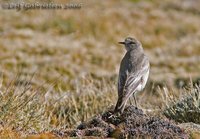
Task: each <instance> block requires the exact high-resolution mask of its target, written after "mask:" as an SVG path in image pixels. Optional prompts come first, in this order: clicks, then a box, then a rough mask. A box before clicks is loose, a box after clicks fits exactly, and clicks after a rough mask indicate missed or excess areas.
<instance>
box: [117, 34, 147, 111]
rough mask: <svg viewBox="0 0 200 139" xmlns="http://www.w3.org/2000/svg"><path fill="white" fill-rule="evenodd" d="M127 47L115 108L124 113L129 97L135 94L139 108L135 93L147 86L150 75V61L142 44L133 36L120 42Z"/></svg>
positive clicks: (120, 71) (120, 72)
mask: <svg viewBox="0 0 200 139" xmlns="http://www.w3.org/2000/svg"><path fill="white" fill-rule="evenodd" d="M119 44H123V45H124V46H125V49H126V54H125V55H124V57H123V59H122V61H121V64H120V69H119V76H118V100H117V103H116V106H115V109H114V112H115V113H121V114H122V113H123V111H124V109H125V106H126V103H127V101H128V99H129V98H130V97H131V96H132V95H133V96H134V100H135V105H136V108H137V101H136V99H135V94H136V93H137V92H140V91H142V90H143V89H144V88H145V85H146V83H147V80H148V77H149V70H150V63H149V59H148V57H147V56H146V55H145V54H144V50H143V47H142V44H141V43H140V42H139V41H138V40H137V39H136V38H132V37H127V38H125V41H123V42H119Z"/></svg>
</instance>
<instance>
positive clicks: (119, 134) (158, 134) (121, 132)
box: [63, 106, 188, 139]
mask: <svg viewBox="0 0 200 139" xmlns="http://www.w3.org/2000/svg"><path fill="white" fill-rule="evenodd" d="M63 135H64V136H70V137H84V136H98V137H104V138H105V137H113V138H147V137H149V138H155V139H157V138H158V139H160V138H167V139H171V138H182V139H186V138H188V135H187V134H186V133H185V132H184V130H182V129H181V128H180V127H179V126H177V125H176V124H174V123H172V122H170V121H166V120H162V119H160V118H158V117H152V116H148V115H146V114H144V113H143V111H142V110H141V109H138V108H136V107H134V106H128V107H126V109H125V110H124V113H123V114H121V115H119V114H113V112H112V110H108V111H106V112H105V113H103V114H99V115H97V116H95V117H94V118H92V119H91V120H89V121H86V122H83V123H81V124H80V125H79V126H78V127H77V129H75V130H69V131H65V133H64V134H63Z"/></svg>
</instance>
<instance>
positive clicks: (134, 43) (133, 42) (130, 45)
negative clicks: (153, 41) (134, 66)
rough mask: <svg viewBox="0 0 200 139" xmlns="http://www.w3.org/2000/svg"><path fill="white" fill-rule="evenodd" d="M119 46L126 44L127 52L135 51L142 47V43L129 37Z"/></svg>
mask: <svg viewBox="0 0 200 139" xmlns="http://www.w3.org/2000/svg"><path fill="white" fill-rule="evenodd" d="M119 44H124V45H125V48H126V50H127V51H130V50H133V49H135V48H138V47H140V46H141V43H140V42H139V41H138V40H136V39H135V38H131V37H127V38H126V39H125V41H124V42H119Z"/></svg>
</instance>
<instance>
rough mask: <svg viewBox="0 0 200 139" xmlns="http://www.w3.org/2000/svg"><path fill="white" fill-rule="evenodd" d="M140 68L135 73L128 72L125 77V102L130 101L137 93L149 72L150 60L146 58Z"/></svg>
mask: <svg viewBox="0 0 200 139" xmlns="http://www.w3.org/2000/svg"><path fill="white" fill-rule="evenodd" d="M138 66H139V65H138ZM139 67H140V68H138V69H136V70H135V71H134V72H127V74H126V75H125V77H126V80H125V83H124V87H123V91H122V92H123V93H121V95H123V96H122V98H123V99H124V100H126V99H128V98H129V97H130V96H131V95H132V94H133V93H134V92H135V91H137V87H138V86H139V85H140V83H141V82H142V77H143V76H144V75H145V73H147V72H148V71H149V62H148V59H146V58H144V59H143V60H142V61H141V63H140V66H139ZM122 78H123V76H122Z"/></svg>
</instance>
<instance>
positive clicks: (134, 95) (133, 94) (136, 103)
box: [133, 94, 137, 107]
mask: <svg viewBox="0 0 200 139" xmlns="http://www.w3.org/2000/svg"><path fill="white" fill-rule="evenodd" d="M133 97H134V100H135V106H136V107H137V101H136V98H135V94H133Z"/></svg>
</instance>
